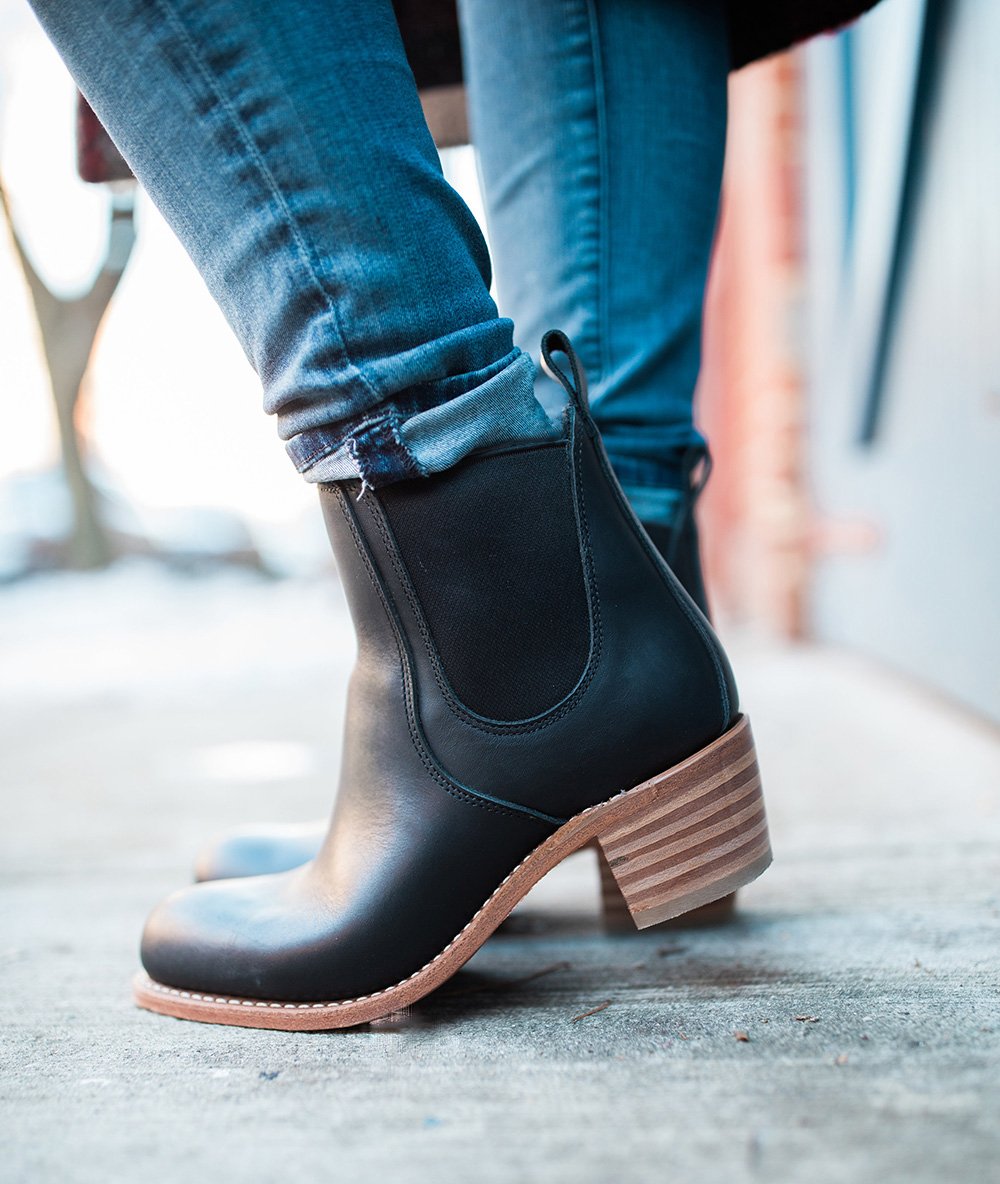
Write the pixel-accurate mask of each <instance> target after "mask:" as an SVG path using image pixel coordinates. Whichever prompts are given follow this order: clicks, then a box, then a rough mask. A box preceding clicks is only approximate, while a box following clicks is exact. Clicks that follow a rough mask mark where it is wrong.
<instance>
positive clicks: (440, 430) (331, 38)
mask: <svg viewBox="0 0 1000 1184" xmlns="http://www.w3.org/2000/svg"><path fill="white" fill-rule="evenodd" d="M33 6H34V8H35V11H36V13H37V15H38V17H39V19H40V21H41V23H42V25H43V26H44V27H45V29H46V31H47V32H48V34H49V36H50V37H51V38H52V40H53V42H54V43H55V45H56V48H57V49H58V50H59V52H60V53H61V55H62V56H63V58H64V59H65V61H66V63H67V65H68V66H69V68H70V70H71V72H72V73H73V75H74V77H75V78H76V81H77V83H78V85H79V86H80V89H81V90H82V91H83V93H84V94H85V95H86V97H87V98H88V100H89V101H90V103H91V105H92V106H93V107H94V109H95V110H96V112H97V114H98V115H99V117H100V118H101V120H102V121H103V122H104V124H105V126H106V127H107V128H108V130H109V131H110V133H111V135H112V137H113V139H114V140H115V142H116V143H117V144H118V146H119V148H120V149H121V151H122V153H123V155H124V156H125V158H126V159H127V160H128V161H129V163H130V165H131V166H132V168H133V170H134V172H135V173H136V175H137V177H138V178H139V180H140V181H141V182H142V184H143V185H144V186H145V188H146V189H147V190H148V192H149V193H150V195H151V197H152V199H153V201H154V202H155V203H156V205H157V206H158V207H159V209H160V210H161V211H162V213H163V214H164V216H165V217H166V219H167V221H168V222H169V223H170V225H171V226H172V227H173V229H174V231H175V232H176V233H177V236H178V237H179V239H180V240H181V242H182V243H183V245H184V246H185V248H186V249H187V251H188V253H189V254H190V255H191V258H192V259H193V260H194V262H195V265H196V266H197V268H198V270H199V271H200V273H201V275H202V276H203V277H204V280H205V282H206V284H207V285H208V287H209V289H210V291H211V293H212V295H213V296H214V297H215V299H216V301H217V302H218V303H219V305H220V307H221V308H222V310H223V312H224V313H225V315H226V317H227V319H228V321H229V324H230V325H231V326H232V328H233V330H234V332H235V333H236V335H237V336H238V338H239V340H240V342H241V343H242V346H243V349H244V350H245V352H246V355H247V357H248V358H249V359H250V362H251V364H252V365H253V366H254V368H255V370H256V371H257V373H258V374H259V375H260V379H261V383H262V385H263V391H264V408H265V410H266V411H268V412H269V413H271V414H273V415H276V416H277V421H278V431H279V435H280V436H281V438H282V439H283V440H285V441H287V445H286V446H287V449H288V452H289V454H290V456H291V457H292V460H293V461H294V462H295V464H296V466H297V467H298V469H299V470H300V471H301V472H302V473H303V474H304V476H305V477H306V479H307V480H310V481H328V480H336V479H339V478H344V477H357V476H361V477H362V478H364V480H365V481H367V482H368V483H369V484H371V485H379V484H386V483H388V482H391V481H396V480H400V479H402V478H406V477H412V476H415V475H418V474H424V473H428V472H434V471H437V470H440V469H442V468H445V467H447V466H448V465H451V464H454V463H455V462H456V461H457V460H460V459H461V457H463V456H465V455H467V454H468V453H469V452H471V451H473V450H474V449H476V448H478V447H480V446H483V445H487V444H497V443H503V442H507V441H513V440H518V439H530V438H536V437H539V436H546V435H549V434H551V433H552V432H553V431H554V430H555V429H554V428H553V427H552V425H551V423H550V421H549V419H548V417H547V416H546V415H545V413H544V412H543V411H542V408H541V407H540V405H539V404H538V402H537V401H536V399H535V397H534V392H533V374H532V367H531V365H530V363H529V362H528V360H527V359H525V358H523V357H522V355H521V353H520V351H519V350H518V349H517V348H516V347H515V345H514V341H513V326H512V324H511V322H510V321H509V320H503V319H500V318H499V317H498V315H497V310H496V306H495V305H494V303H493V300H492V299H491V298H490V295H489V284H490V261H489V256H488V253H487V249H486V244H485V242H484V240H483V237H482V234H481V233H480V230H479V227H478V226H477V225H476V222H475V219H474V217H473V215H472V214H471V212H470V211H469V209H468V208H467V207H466V205H465V203H464V202H463V201H462V200H461V198H460V197H459V196H458V194H457V193H455V191H454V190H453V189H452V188H451V187H450V186H449V185H448V184H447V182H446V181H445V180H444V177H443V175H442V173H441V168H440V164H439V161H438V155H437V151H436V149H435V147H434V144H433V142H432V140H431V136H430V134H429V132H428V130H427V127H426V124H425V122H424V118H423V113H422V110H421V107H420V102H419V99H418V97H417V91H416V87H415V84H414V81H413V75H412V73H411V71H410V68H409V66H408V64H407V61H406V57H405V55H404V52H403V46H402V42H401V39H400V36H399V30H398V28H397V25H396V21H395V17H394V15H393V12H392V8H391V5H390V3H389V0H285V2H282V3H272V2H270V0H72V3H67V2H66V0H33ZM515 48H516V46H514V45H512V46H511V52H513V51H514V50H515ZM545 327H546V328H548V326H547V325H546V326H545ZM183 348H184V343H183V342H182V341H180V342H177V349H179V350H183Z"/></svg>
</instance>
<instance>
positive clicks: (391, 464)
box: [285, 351, 560, 489]
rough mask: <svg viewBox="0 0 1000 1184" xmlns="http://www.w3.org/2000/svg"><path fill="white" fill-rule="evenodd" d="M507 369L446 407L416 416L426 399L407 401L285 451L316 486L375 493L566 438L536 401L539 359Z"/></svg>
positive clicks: (313, 434) (310, 435) (519, 357)
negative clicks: (352, 484)
mask: <svg viewBox="0 0 1000 1184" xmlns="http://www.w3.org/2000/svg"><path fill="white" fill-rule="evenodd" d="M504 362H505V363H506V364H504V365H503V366H502V368H500V369H499V370H497V369H496V368H495V367H491V368H490V370H488V371H484V372H482V376H484V377H485V381H481V382H479V384H478V385H476V386H474V387H473V388H472V389H471V390H467V391H465V392H464V393H462V394H459V395H456V396H455V397H454V398H451V399H447V400H446V401H445V402H440V403H437V404H436V405H434V406H431V407H425V408H424V409H423V410H416V411H414V403H415V402H419V401H420V400H419V399H414V397H412V396H411V397H409V398H408V397H407V396H406V395H405V394H404V395H403V396H402V397H401V398H399V399H398V400H395V401H393V402H391V403H390V404H389V405H388V406H384V407H382V408H380V409H379V411H378V413H377V414H372V415H370V416H369V417H367V418H365V419H363V420H362V421H361V422H359V423H354V424H344V425H337V426H335V427H333V428H318V429H314V430H313V431H309V432H303V433H301V434H300V435H298V436H295V437H294V438H293V439H291V440H289V441H288V442H287V444H286V445H285V447H286V449H287V450H288V453H289V456H291V458H292V460H293V462H294V463H295V465H296V468H298V470H299V472H300V473H301V474H302V476H303V477H304V478H305V479H306V480H307V481H309V482H313V483H317V484H318V483H322V482H327V481H346V480H359V479H360V480H361V482H362V485H364V486H368V487H370V488H373V489H374V488H378V487H381V486H383V485H391V484H393V483H394V482H396V481H405V480H408V479H410V478H413V477H425V476H427V475H428V474H430V473H439V472H441V471H442V470H443V469H447V468H450V467H451V466H452V465H455V464H457V463H458V462H459V461H460V460H462V459H463V458H464V457H466V456H468V455H469V454H470V453H472V452H475V451H476V450H477V449H480V448H491V447H496V446H498V445H503V444H515V443H519V442H522V441H529V440H545V439H551V438H554V437H556V436H558V434H559V430H560V429H559V427H558V426H557V425H556V424H555V423H553V422H552V420H550V419H549V417H548V416H547V415H546V414H545V412H544V411H543V410H542V407H541V405H540V404H539V402H538V401H537V399H536V398H535V394H534V364H533V363H532V361H531V359H530V358H529V357H528V356H527V355H526V354H522V353H520V352H519V351H515V352H514V354H513V355H512V356H511V357H510V358H505V359H504ZM491 371H492V372H491ZM446 381H448V382H450V381H451V380H446Z"/></svg>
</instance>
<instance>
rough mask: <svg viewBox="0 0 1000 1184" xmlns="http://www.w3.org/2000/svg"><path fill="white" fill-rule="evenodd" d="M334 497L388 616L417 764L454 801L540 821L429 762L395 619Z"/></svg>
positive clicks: (348, 517) (350, 523) (348, 516)
mask: <svg viewBox="0 0 1000 1184" xmlns="http://www.w3.org/2000/svg"><path fill="white" fill-rule="evenodd" d="M337 500H338V504H339V506H340V512H341V513H342V514H343V516H344V520H345V522H346V523H347V527H348V529H349V530H350V532H351V537H352V538H353V539H354V546H355V548H356V550H357V552H358V555H359V556H360V557H361V562H362V563H363V564H364V567H365V571H366V572H367V573H368V578H369V579H370V580H371V582H372V586H373V587H374V589H375V592H376V594H377V595H378V598H379V600H380V601H381V602H382V607H383V608H384V609H385V612H386V617H387V618H388V621H389V625H390V628H391V629H392V633H393V637H394V639H395V641H396V649H397V651H398V653H399V677H400V686H401V687H402V689H403V701H404V703H405V705H406V726H407V731H408V732H409V734H410V741H411V743H412V744H413V747H414V749H415V750H416V753H417V756H418V757H419V758H420V763H421V764H422V765H423V767H424V769H425V770H426V771H427V773H428V775H429V776H430V777H431V778H432V779H433V780H434V781H435V782H436V783H437V784H438V785H440V786H441V788H442V789H444V790H445V791H446V792H447V793H449V794H451V796H452V797H454V798H455V799H456V800H458V801H462V802H466V803H467V804H469V805H472V806H478V807H479V808H480V809H482V810H486V811H488V812H489V813H490V814H501V815H504V816H506V817H508V818H517V819H520V820H524V819H528V820H530V821H533V822H536V823H541V822H542V819H540V818H536V817H534V815H530V814H526V813H525V812H524V811H523V810H516V809H513V808H512V807H508V806H501V805H499V804H497V803H494V802H488V801H486V800H485V799H483V798H480V797H478V796H477V795H476V794H473V793H469V792H468V790H465V789H463V788H462V787H461V786H459V785H456V784H455V783H454V782H453V781H451V780H450V779H449V778H447V777H445V776H444V774H443V773H442V772H441V771H440V770H439V769H438V768H436V766H435V765H434V764H433V762H432V761H430V760H429V758H428V756H427V754H426V752H425V750H424V745H423V742H422V741H421V739H420V736H419V733H418V732H417V731H416V728H415V727H414V724H413V719H412V715H411V712H412V704H413V697H412V688H411V685H410V678H409V675H408V672H407V669H406V659H405V656H404V652H403V645H402V641H401V639H400V636H399V631H398V628H397V625H396V622H395V621H394V620H393V615H392V611H391V609H390V607H389V605H388V603H387V600H386V596H385V593H384V592H383V590H382V587H381V585H380V583H379V580H378V575H377V573H376V572H375V569H374V567H373V566H372V563H371V560H370V559H369V558H368V555H367V554H366V552H365V548H364V545H363V542H362V540H361V538H360V536H359V534H358V529H357V527H356V525H355V524H354V522H353V521H352V518H351V514H350V511H349V510H348V509H347V506H346V505H345V504H344V501H343V498H342V496H341V494H340V492H339V491H338V494H337Z"/></svg>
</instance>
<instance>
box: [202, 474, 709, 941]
mask: <svg viewBox="0 0 1000 1184" xmlns="http://www.w3.org/2000/svg"><path fill="white" fill-rule="evenodd" d="M685 461H686V463H685V465H684V476H685V481H686V482H687V485H688V493H687V494H686V496H685V498H684V500H683V501H682V502H681V504H680V505H679V507H678V509H677V513H676V515H675V518H674V521H673V522H672V523H671V524H670V525H669V526H667V525H663V524H660V523H643V526H644V528H645V530H646V533H647V534H648V535H649V537H650V539H651V540H652V542H653V544H654V545H655V547H656V548H657V550H658V551H659V553H660V555H661V556H662V557H663V558H664V559H665V560H666V562H667V564H668V565H669V566H670V568H671V570H672V571H673V573H674V575H675V576H676V577H677V578H678V580H680V582H681V586H682V587H683V588H684V590H685V591H686V592H687V594H688V595H689V596H690V597H691V599H692V600H693V601H694V602H695V604H696V605H697V606H698V608H699V609H701V611H702V612H703V613H704V614H705V616H706V617H707V616H708V601H707V597H706V595H705V582H704V579H703V577H702V571H701V558H700V555H699V546H698V528H697V524H696V522H695V517H694V506H695V502H696V500H697V498H698V495H699V494H700V493H701V490H702V488H703V487H704V484H705V480H706V479H707V477H708V471H709V460H708V455H707V453H706V452H705V451H704V450H691V451H690V452H689V454H688V455H687V457H686V458H685ZM696 470H700V475H699V476H698V477H697V478H696V477H695V471H696ZM326 830H327V821H326V819H318V820H315V821H312V822H305V823H291V824H288V823H286V824H284V825H280V824H271V825H265V826H246V827H242V828H240V829H239V830H234V831H230V832H229V833H228V834H225V835H222V836H220V837H219V838H217V839H214V840H212V841H211V842H210V843H207V844H206V845H205V846H204V847H203V848H202V850H201V851H200V852H199V853H198V857H197V859H196V860H195V867H194V876H195V880H197V881H204V880H227V879H235V878H237V877H240V876H264V875H273V874H274V873H275V872H284V871H291V870H292V868H296V867H301V865H302V864H304V863H308V861H309V860H310V859H314V858H315V857H316V855H317V854H318V852H319V850H320V848H321V847H322V845H323V839H324V837H325V836H326ZM603 887H604V893H603V899H604V906H605V907H604V915H605V919H606V921H608V922H609V924H610V926H611V927H612V928H614V929H618V928H620V923H619V922H620V919H621V917H622V901H621V896H620V894H617V893H616V890H615V888H614V883H613V880H608V879H607V877H604V879H603ZM728 903H729V907H730V912H731V905H732V901H731V900H729V902H728ZM724 916H725V907H721V908H720V907H719V904H718V902H713V904H712V905H711V906H706V907H705V909H704V910H699V911H698V915H697V916H696V917H694V918H693V920H694V921H695V922H697V921H700V922H701V923H705V922H706V921H711V920H720V919H724Z"/></svg>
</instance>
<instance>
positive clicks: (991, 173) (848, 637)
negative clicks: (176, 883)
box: [0, 0, 1000, 720]
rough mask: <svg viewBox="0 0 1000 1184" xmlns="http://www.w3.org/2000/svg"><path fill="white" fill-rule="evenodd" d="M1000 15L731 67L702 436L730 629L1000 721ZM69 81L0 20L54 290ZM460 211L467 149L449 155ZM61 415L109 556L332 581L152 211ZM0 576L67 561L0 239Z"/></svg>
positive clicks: (294, 482)
mask: <svg viewBox="0 0 1000 1184" xmlns="http://www.w3.org/2000/svg"><path fill="white" fill-rule="evenodd" d="M998 47H1000V7H998V6H997V5H996V4H993V3H990V0H885V3H883V4H882V5H881V6H880V7H879V8H878V9H877V10H876V11H875V12H874V13H873V14H872V15H870V16H869V17H866V18H865V19H864V20H863V21H862V22H861V23H860V24H859V25H857V26H855V27H854V28H852V29H851V30H850V31H848V32H846V33H841V34H839V35H837V36H830V37H825V38H821V39H819V40H818V41H816V42H814V43H813V44H811V45H810V46H808V47H806V48H805V49H800V50H797V51H795V52H794V53H792V54H787V55H782V56H780V57H777V58H774V59H771V60H769V61H767V62H764V63H761V64H758V65H756V66H753V67H751V68H749V69H747V70H744V71H742V72H741V73H740V74H739V75H737V76H735V77H734V79H733V81H732V85H731V91H732V103H731V112H732V115H731V128H730V139H729V150H728V162H727V174H726V182H725V195H724V202H723V216H722V222H721V228H720V236H719V242H718V246H717V251H716V259H715V264H714V267H713V275H712V281H711V285H710V291H709V296H708V326H707V331H706V361H705V368H704V374H703V380H702V383H701V387H700V391H699V397H698V416H699V418H700V420H701V422H702V424H703V425H704V426H705V428H706V430H707V432H708V434H709V437H710V439H711V440H712V444H713V450H714V452H715V457H716V468H715V474H714V476H713V479H712V482H711V483H710V486H709V489H708V493H707V497H706V499H705V503H704V507H703V526H704V536H705V540H706V551H707V564H708V568H709V583H710V587H711V590H712V594H713V600H714V603H715V605H716V609H717V611H718V613H719V615H720V617H721V619H722V620H723V622H724V623H727V624H729V625H733V624H738V625H740V626H742V627H746V628H749V629H751V630H758V631H760V632H762V633H764V634H766V635H769V636H772V637H774V636H777V637H780V638H786V639H800V638H814V639H818V640H820V641H826V642H831V643H836V644H840V645H847V646H851V647H854V648H856V649H859V650H861V651H863V652H865V653H867V654H869V655H872V656H875V657H877V658H879V659H880V660H882V661H884V662H886V663H888V664H890V665H891V666H892V667H894V668H895V669H898V670H900V671H902V672H905V673H907V674H909V675H911V676H915V677H916V678H918V679H920V680H921V681H923V682H924V683H926V684H927V685H929V686H931V687H933V688H935V689H937V690H940V691H941V692H944V693H946V694H947V695H949V696H952V697H954V698H957V699H959V700H961V701H962V702H963V703H965V704H967V705H969V706H970V707H972V708H973V709H974V710H975V711H977V712H979V713H981V714H983V715H984V716H987V717H990V718H992V719H994V720H1000V675H998V673H997V671H998V670H1000V628H998V626H997V605H998V604H1000V531H998V529H997V526H996V523H995V517H996V511H997V506H998V504H1000V497H998V495H1000V463H998V461H1000V217H998V210H1000V146H998V142H997V136H996V127H997V125H998V122H1000V73H998V70H997V64H996V63H997V49H998ZM74 118H75V100H74V91H73V87H72V84H71V82H70V81H69V79H68V77H67V76H66V73H65V71H64V69H63V67H62V66H61V64H60V63H59V61H58V59H57V58H56V56H55V54H54V53H53V51H52V50H51V49H50V48H49V46H48V44H47V43H46V41H45V39H44V37H43V36H42V34H41V33H40V32H39V30H38V29H37V26H36V25H35V23H34V20H33V18H32V16H31V14H30V10H29V9H28V7H27V5H26V3H24V0H0V176H2V178H3V182H4V186H5V189H6V192H7V193H8V195H9V207H10V216H11V221H12V223H13V225H14V226H15V227H16V228H17V233H18V235H19V237H20V239H21V240H22V242H23V246H24V250H25V252H26V253H27V255H28V257H29V258H30V260H31V261H32V264H33V266H34V267H35V268H36V269H37V271H38V273H39V275H40V276H41V277H42V279H43V280H44V282H45V284H46V285H47V287H48V288H49V289H51V291H52V292H53V293H55V294H56V296H57V297H58V298H60V299H63V300H67V299H71V298H73V297H74V296H75V295H78V294H79V293H81V292H85V291H86V290H87V289H88V288H89V286H90V285H91V284H92V282H93V278H94V275H95V274H96V273H97V272H98V270H99V269H100V268H101V266H102V265H103V264H104V263H105V262H106V258H107V242H108V225H109V209H110V207H111V203H112V195H111V194H110V193H109V192H108V189H107V187H106V186H99V185H98V186H94V185H86V184H84V183H83V182H82V181H81V180H80V179H79V177H78V176H77V173H76V149H75V144H74ZM445 163H446V169H447V171H448V173H449V176H450V178H451V179H452V180H453V183H455V184H456V185H457V186H458V187H459V188H460V189H461V191H462V192H463V194H464V195H465V196H466V197H467V198H468V200H470V202H471V203H472V204H473V206H474V208H476V209H477V210H478V197H477V194H476V189H475V164H474V156H473V154H472V151H471V150H470V149H467V148H466V149H456V150H449V151H448V152H447V153H445ZM135 226H136V231H137V234H136V241H135V245H134V249H133V250H132V253H131V257H130V259H129V261H128V265H127V268H126V270H125V272H124V276H123V278H122V280H121V283H120V285H119V286H118V288H117V290H116V291H115V294H114V297H113V299H112V302H111V305H110V308H109V311H108V313H107V315H106V316H105V317H104V319H103V322H102V324H101V327H100V330H99V333H98V335H97V340H96V344H95V349H94V353H93V357H92V360H91V365H90V367H89V369H88V372H87V376H86V379H85V381H84V384H83V389H82V393H81V398H80V401H79V404H78V405H77V407H76V408H75V409H74V418H75V421H76V426H77V428H78V430H79V434H80V437H81V440H82V441H83V443H84V447H85V454H86V465H87V469H88V472H89V473H90V476H91V479H92V480H93V482H94V485H95V488H96V489H97V497H98V501H99V509H100V514H101V516H102V518H103V520H104V521H105V523H106V525H107V527H108V529H109V531H110V534H111V536H112V543H113V549H114V550H115V552H116V553H117V554H119V555H122V554H123V555H126V556H129V555H133V556H134V555H146V556H151V557H153V558H155V559H157V561H160V562H165V563H167V564H168V565H173V566H175V567H178V566H179V567H181V568H183V569H184V570H195V571H198V570H210V569H211V568H212V567H213V566H215V565H218V564H237V565H244V566H247V565H248V566H251V567H254V568H256V569H257V570H260V571H263V572H267V573H270V574H273V575H296V574H299V575H301V574H302V573H311V572H316V571H321V570H325V569H326V566H327V564H328V562H329V560H328V553H327V550H326V547H325V545H324V541H323V538H322V530H321V527H320V524H319V522H318V515H316V514H315V512H314V498H313V494H312V491H310V490H309V489H307V488H306V487H305V486H304V484H303V483H302V482H301V481H300V480H299V479H298V478H297V477H296V475H295V474H294V472H293V471H292V468H291V466H290V465H289V464H288V462H287V460H286V459H285V456H284V454H283V450H282V448H281V447H280V445H279V444H278V442H277V440H276V438H275V435H274V430H273V425H272V424H271V423H270V422H268V421H267V420H266V419H265V418H264V417H263V416H262V415H261V414H260V412H259V404H260V395H259V389H258V385H257V382H256V379H255V377H254V375H253V374H252V373H251V371H250V369H249V367H248V366H247V364H246V362H245V360H244V358H243V356H242V354H241V353H240V351H239V348H238V346H237V345H236V343H235V342H234V340H233V339H232V337H231V336H230V334H229V332H228V329H227V328H226V326H225V324H224V322H223V320H222V318H221V315H220V314H219V313H218V312H217V310H216V309H215V307H214V305H213V304H212V302H211V301H210V299H209V297H208V295H207V293H206V292H205V290H204V287H203V285H202V284H201V281H200V279H199V278H198V276H197V275H196V273H195V272H194V270H193V268H192V267H191V265H190V263H189V261H188V260H187V258H186V256H185V255H184V253H183V251H182V250H181V249H180V247H179V246H178V244H177V243H176V242H175V241H174V239H173V238H172V236H171V235H170V232H169V231H168V230H167V228H166V226H165V225H164V224H163V222H162V220H161V219H160V218H159V216H158V215H157V214H156V211H155V210H154V209H153V208H152V207H151V206H150V204H149V203H148V201H146V200H145V199H144V198H143V197H142V195H141V194H139V195H138V197H137V199H136V209H135ZM0 308H2V312H3V315H2V317H0V417H2V423H3V425H4V430H3V431H2V432H0V581H3V580H6V581H18V580H21V579H23V578H26V577H28V576H31V575H33V574H35V573H37V572H38V571H40V570H44V569H47V568H53V567H60V566H64V565H66V564H67V563H71V562H72V552H71V551H68V550H67V549H66V548H65V547H64V546H63V541H64V540H65V538H66V535H67V533H68V532H70V531H71V530H72V527H73V514H72V507H71V505H70V502H69V500H68V497H67V493H66V481H65V472H64V467H63V466H62V465H61V463H60V454H59V448H58V433H57V430H56V415H55V411H54V407H53V400H52V397H51V392H50V389H49V388H50V384H49V375H48V372H47V368H46V360H45V355H44V351H43V348H42V342H41V336H40V332H39V327H38V320H37V316H36V315H35V309H34V308H33V305H32V300H31V295H30V293H29V289H28V285H27V283H26V280H25V275H24V271H23V268H22V267H21V265H20V263H19V260H18V257H17V252H16V250H15V248H14V241H13V239H12V237H11V233H10V232H9V228H8V227H7V226H6V225H4V226H0Z"/></svg>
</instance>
